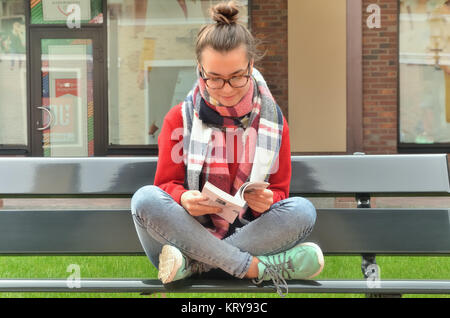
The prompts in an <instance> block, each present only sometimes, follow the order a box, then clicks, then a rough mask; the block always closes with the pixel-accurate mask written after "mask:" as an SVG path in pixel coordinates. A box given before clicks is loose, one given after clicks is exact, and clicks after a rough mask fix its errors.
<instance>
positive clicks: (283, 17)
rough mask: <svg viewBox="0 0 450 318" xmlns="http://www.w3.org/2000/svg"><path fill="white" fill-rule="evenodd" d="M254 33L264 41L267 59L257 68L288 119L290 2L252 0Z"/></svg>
mask: <svg viewBox="0 0 450 318" xmlns="http://www.w3.org/2000/svg"><path fill="white" fill-rule="evenodd" d="M251 3H252V7H251V10H250V15H251V30H252V33H253V34H254V35H255V36H256V38H257V39H258V40H260V41H261V45H260V47H259V48H260V50H261V51H263V52H265V56H264V58H263V60H262V61H261V62H259V63H258V64H257V65H256V67H257V68H258V69H259V70H261V71H262V74H263V76H264V78H265V79H266V81H267V83H268V85H269V88H270V90H271V92H272V94H273V96H274V97H275V99H276V101H277V102H278V105H279V106H280V108H281V109H282V111H283V113H284V114H285V116H286V117H288V32H287V30H288V25H287V23H288V21H287V16H288V11H287V6H288V5H287V0H272V1H267V0H252V1H251Z"/></svg>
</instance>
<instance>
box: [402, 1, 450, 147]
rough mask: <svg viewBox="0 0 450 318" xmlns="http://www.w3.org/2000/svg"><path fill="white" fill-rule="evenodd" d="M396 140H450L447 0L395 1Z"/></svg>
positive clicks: (449, 13)
mask: <svg viewBox="0 0 450 318" xmlns="http://www.w3.org/2000/svg"><path fill="white" fill-rule="evenodd" d="M399 21H400V87H399V90H400V91H399V93H400V142H401V143H413V144H438V143H449V142H450V2H449V1H446V0H426V1H422V0H420V1H419V0H401V1H400V19H399Z"/></svg>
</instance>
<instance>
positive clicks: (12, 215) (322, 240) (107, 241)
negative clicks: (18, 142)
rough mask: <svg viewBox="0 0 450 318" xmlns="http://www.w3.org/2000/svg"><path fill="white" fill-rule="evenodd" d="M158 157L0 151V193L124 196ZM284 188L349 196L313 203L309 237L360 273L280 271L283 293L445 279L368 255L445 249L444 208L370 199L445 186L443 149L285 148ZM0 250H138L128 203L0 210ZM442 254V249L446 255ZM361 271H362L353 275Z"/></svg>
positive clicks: (126, 285) (48, 286) (213, 287)
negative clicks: (385, 272)
mask: <svg viewBox="0 0 450 318" xmlns="http://www.w3.org/2000/svg"><path fill="white" fill-rule="evenodd" d="M156 163H157V158H144V157H120V158H19V157H4V158H0V198H129V197H131V196H132V194H133V193H134V192H135V191H136V190H137V189H138V188H140V187H141V186H144V185H148V184H152V183H153V179H154V174H155V169H156ZM292 170H293V176H292V182H291V196H305V197H352V198H355V200H356V202H357V208H340V209H339V208H318V209H317V214H318V218H317V223H316V226H315V229H314V231H313V232H312V234H311V237H310V238H309V239H308V241H313V242H317V243H318V244H319V245H320V246H321V248H322V249H323V251H324V254H326V255H362V256H363V262H362V269H363V272H364V273H365V275H364V276H365V277H364V278H363V277H362V279H361V280H313V281H301V280H298V281H289V282H288V283H289V293H365V294H377V295H393V294H396V295H398V294H414V293H420V294H448V293H450V281H449V280H433V281H429V280H406V281H404V280H383V279H380V277H378V276H377V275H378V272H377V269H378V267H377V265H375V255H399V256H401V255H441V256H443V255H445V256H448V255H449V254H450V212H449V209H448V208H426V209H424V208H414V209H411V208H386V209H382V208H371V206H370V199H371V198H372V197H376V196H396V197H397V196H403V197H415V196H449V194H450V188H449V168H448V164H447V157H446V155H440V154H439V155H348V156H293V157H292ZM0 255H145V254H144V253H143V250H142V247H141V245H140V243H139V240H138V238H137V234H136V231H135V228H134V224H133V222H132V218H131V215H130V211H129V209H109V210H98V209H95V208H93V209H90V210H76V209H68V210H63V211H61V210H57V211H56V210H52V209H46V210H39V211H35V210H7V209H3V210H0ZM449 261H450V259H449ZM362 276H363V275H362ZM80 283H81V284H80V288H70V286H68V284H67V281H66V280H62V279H21V280H19V279H8V278H7V277H2V278H0V292H38V291H39V292H136V293H155V292H167V289H166V288H165V287H164V286H163V285H162V284H161V282H160V281H159V280H157V279H146V280H131V279H81V282H80ZM274 290H275V289H274V287H273V285H272V284H271V283H267V284H264V285H263V286H256V285H254V284H253V283H251V281H250V280H238V279H234V278H231V277H230V278H228V279H190V280H186V281H185V282H184V284H183V287H181V288H178V289H176V290H171V292H224V293H227V292H243V293H260V292H273V291H274Z"/></svg>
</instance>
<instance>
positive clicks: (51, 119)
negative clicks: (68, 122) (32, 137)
mask: <svg viewBox="0 0 450 318" xmlns="http://www.w3.org/2000/svg"><path fill="white" fill-rule="evenodd" d="M37 109H42V110H45V111H46V112H47V113H48V116H49V118H50V119H49V121H48V123H47V124H46V125H45V126H44V127H40V128H37V130H39V131H42V130H46V129H49V128H50V126H51V125H52V123H53V114H52V112H51V111H50V109H48V108H47V107H44V106H39V107H37Z"/></svg>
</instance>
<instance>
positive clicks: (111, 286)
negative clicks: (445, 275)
mask: <svg viewBox="0 0 450 318" xmlns="http://www.w3.org/2000/svg"><path fill="white" fill-rule="evenodd" d="M183 283H184V284H183V286H179V287H178V288H170V289H166V288H165V287H164V285H162V284H161V282H160V281H159V280H154V279H150V280H131V279H129V280H127V279H121V280H112V279H99V280H94V279H92V280H87V279H84V280H81V281H80V288H69V285H68V282H67V280H46V279H40V280H39V279H33V280H31V279H28V280H16V279H11V280H9V279H2V280H0V292H77V293H81V292H90V293H95V292H111V293H119V292H128V293H158V292H163V293H164V292H174V293H186V292H187V293H214V292H215V293H273V292H274V290H275V288H274V286H273V285H272V284H270V283H267V284H264V285H260V286H256V285H254V284H252V283H251V282H250V281H249V280H237V279H227V280H202V279H198V280H195V279H187V280H185V281H184V282H183ZM288 284H289V292H290V293H376V294H449V293H450V281H448V280H435V281H423V280H401V281H394V280H386V281H384V280H380V281H369V282H368V281H363V280H353V281H352V280H347V281H344V280H342V281H340V280H329V281H301V280H293V281H289V282H288Z"/></svg>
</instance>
